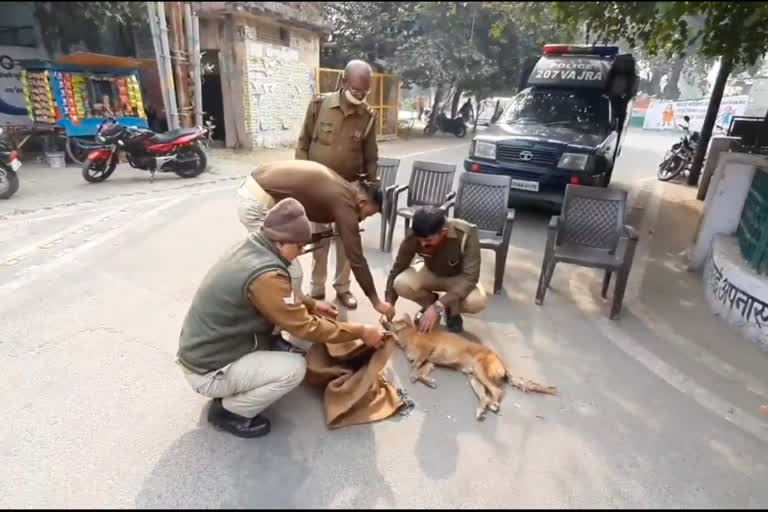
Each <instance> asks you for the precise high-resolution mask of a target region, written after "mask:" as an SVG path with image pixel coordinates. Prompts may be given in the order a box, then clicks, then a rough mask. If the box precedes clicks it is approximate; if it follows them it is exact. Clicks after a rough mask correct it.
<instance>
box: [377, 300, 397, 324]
mask: <svg viewBox="0 0 768 512" xmlns="http://www.w3.org/2000/svg"><path fill="white" fill-rule="evenodd" d="M373 309H375V310H376V312H377V313H379V314H381V315H384V316H385V317H387V320H390V321H391V320H392V319H393V318H394V317H395V306H393V305H392V304H390V303H389V302H381V301H376V303H375V304H374V305H373Z"/></svg>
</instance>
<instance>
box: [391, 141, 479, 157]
mask: <svg viewBox="0 0 768 512" xmlns="http://www.w3.org/2000/svg"><path fill="white" fill-rule="evenodd" d="M467 144H469V141H466V142H462V143H461V144H452V145H450V146H441V147H439V148H435V149H427V150H424V151H418V152H416V153H407V154H405V155H392V156H391V157H390V158H411V157H414V156H419V155H425V154H427V153H436V152H438V151H446V150H449V149H455V148H460V147H461V146H464V145H467ZM382 156H383V155H382Z"/></svg>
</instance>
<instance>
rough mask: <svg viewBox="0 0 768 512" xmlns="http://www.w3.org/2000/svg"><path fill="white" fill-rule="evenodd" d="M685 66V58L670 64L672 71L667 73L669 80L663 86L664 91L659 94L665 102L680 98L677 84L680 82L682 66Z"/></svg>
mask: <svg viewBox="0 0 768 512" xmlns="http://www.w3.org/2000/svg"><path fill="white" fill-rule="evenodd" d="M684 65H685V57H683V58H678V59H677V60H675V62H674V63H673V64H672V71H670V73H669V80H667V83H666V85H665V86H664V91H663V92H662V93H661V97H662V98H664V99H665V100H676V99H678V98H679V97H680V87H678V85H677V83H678V82H679V81H680V75H681V74H682V72H683V66H684Z"/></svg>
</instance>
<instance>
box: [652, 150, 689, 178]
mask: <svg viewBox="0 0 768 512" xmlns="http://www.w3.org/2000/svg"><path fill="white" fill-rule="evenodd" d="M683 169H685V160H684V159H683V158H681V157H680V155H672V156H671V157H669V158H667V159H666V160H664V161H663V162H661V164H659V170H658V172H657V173H656V177H657V178H659V181H670V180H673V179H675V178H676V177H677V175H678V174H680V173H681V172H683Z"/></svg>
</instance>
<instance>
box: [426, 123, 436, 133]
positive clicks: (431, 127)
mask: <svg viewBox="0 0 768 512" xmlns="http://www.w3.org/2000/svg"><path fill="white" fill-rule="evenodd" d="M436 131H437V128H436V127H435V126H434V125H431V124H428V125H427V126H425V127H424V135H434V133H435V132H436Z"/></svg>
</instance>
